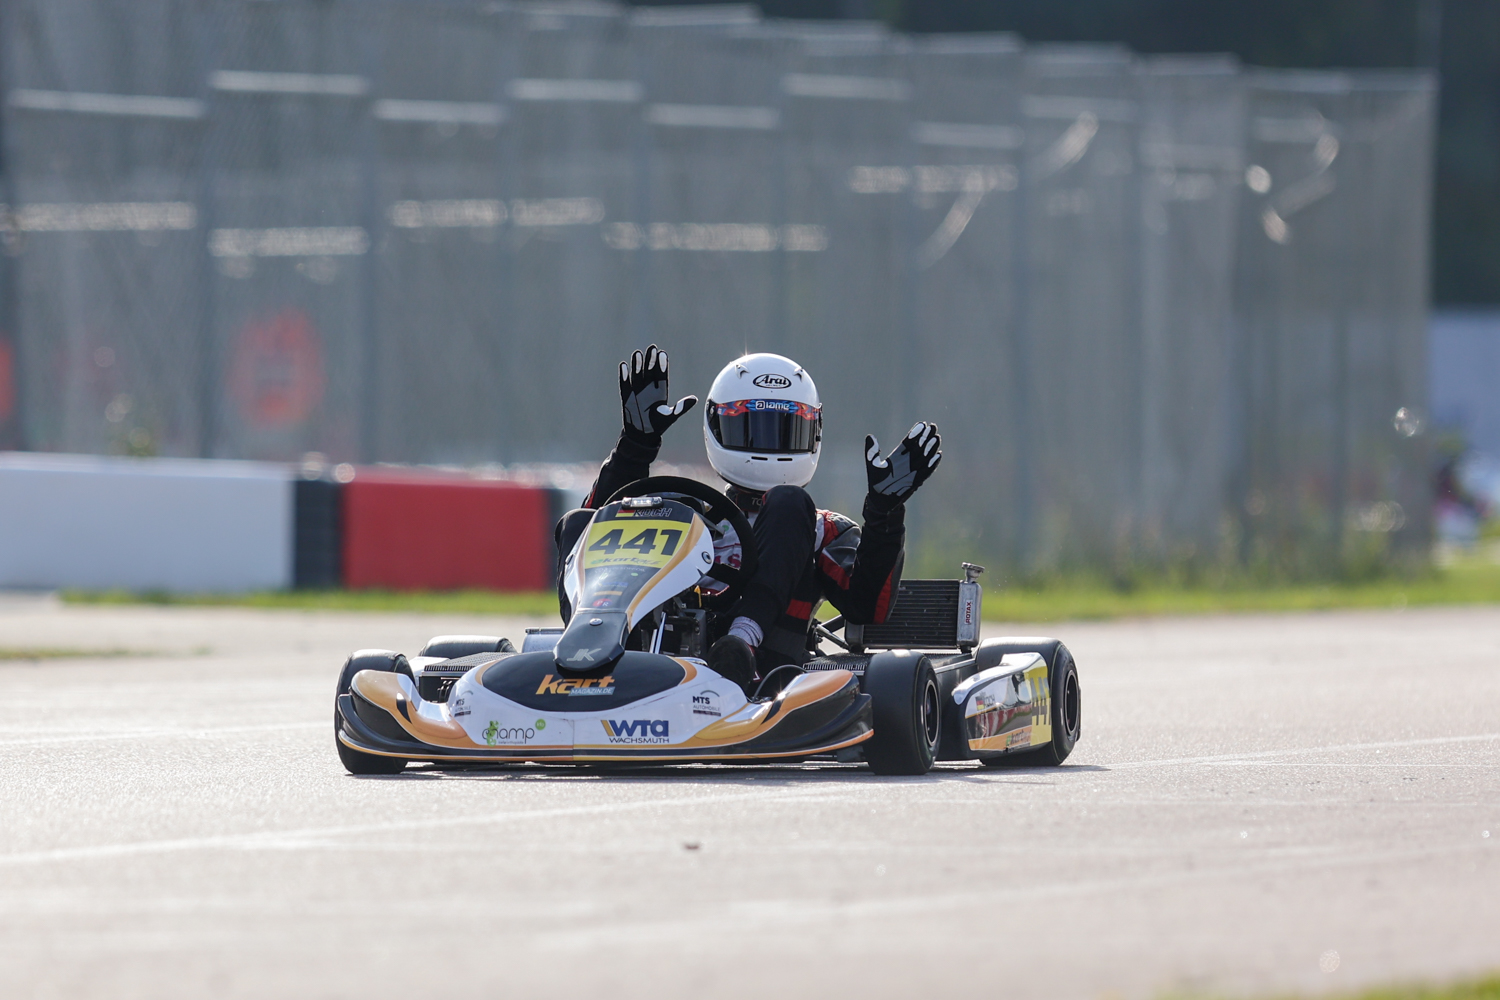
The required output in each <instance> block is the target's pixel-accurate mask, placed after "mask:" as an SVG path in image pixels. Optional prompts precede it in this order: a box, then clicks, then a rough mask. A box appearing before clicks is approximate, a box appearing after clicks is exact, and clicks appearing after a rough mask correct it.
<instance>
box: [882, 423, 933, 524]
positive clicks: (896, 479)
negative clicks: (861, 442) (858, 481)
mask: <svg viewBox="0 0 1500 1000" xmlns="http://www.w3.org/2000/svg"><path fill="white" fill-rule="evenodd" d="M942 447H943V438H942V435H940V434H938V429H937V424H929V423H927V422H926V421H920V422H918V423H916V424H914V425H912V429H911V430H909V431H907V432H906V437H904V438H902V439H901V443H900V444H899V445H897V446H896V450H895V451H893V452H891V453H890V454H889V455H887V456H886V457H884V458H882V457H880V442H878V441H876V440H875V437H874V435H869V434H867V435H865V475H866V476H867V477H868V478H869V481H870V493H869V495H868V496H867V497H866V498H865V504H866V505H867V506H869V507H872V508H874V509H875V510H878V511H882V512H888V511H891V510H893V509H895V508H896V507H899V506H900V505H901V504H904V503H905V502H906V501H907V498H909V497H910V496H911V495H912V494H913V493H915V492H917V487H919V486H921V485H922V484H923V483H925V482H926V481H927V477H928V476H930V475H932V471H933V470H934V469H936V468H937V467H938V463H939V462H941V461H942V460H943V452H942Z"/></svg>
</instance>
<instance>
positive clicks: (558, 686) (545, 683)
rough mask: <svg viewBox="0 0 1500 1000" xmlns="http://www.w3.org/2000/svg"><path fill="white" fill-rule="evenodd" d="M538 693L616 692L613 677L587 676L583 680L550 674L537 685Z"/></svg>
mask: <svg viewBox="0 0 1500 1000" xmlns="http://www.w3.org/2000/svg"><path fill="white" fill-rule="evenodd" d="M536 693H537V694H566V695H600V694H614V693H615V679H614V678H613V677H585V678H582V679H581V680H564V679H563V678H561V677H553V676H552V675H551V674H548V675H547V676H546V677H543V678H542V683H541V684H539V685H538V686H537V689H536Z"/></svg>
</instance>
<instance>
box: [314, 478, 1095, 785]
mask: <svg viewBox="0 0 1500 1000" xmlns="http://www.w3.org/2000/svg"><path fill="white" fill-rule="evenodd" d="M575 515H576V516H578V517H580V519H586V520H587V523H586V526H585V527H584V529H583V530H582V531H581V532H580V533H579V535H578V540H577V543H576V544H575V545H573V547H572V549H571V551H570V552H568V554H567V557H566V560H565V562H564V566H563V584H564V592H565V594H566V596H567V599H568V604H569V606H570V607H571V608H572V615H571V618H570V619H569V620H568V623H567V625H566V627H563V628H529V629H527V630H526V636H525V639H524V640H523V642H522V645H521V648H520V649H519V650H517V649H516V648H515V646H514V645H513V644H512V643H511V642H510V641H509V640H507V639H504V638H500V637H496V636H438V637H437V638H434V639H432V640H431V641H430V642H428V643H427V645H426V647H424V648H423V650H422V652H421V653H419V654H418V655H417V656H415V657H412V658H410V659H408V658H407V657H406V656H404V655H402V654H400V653H396V652H391V651H388V650H371V649H366V650H360V651H359V652H357V653H354V654H353V655H351V656H350V657H349V659H348V660H347V661H346V662H345V663H344V667H343V670H342V671H341V672H340V674H339V679H338V689H337V693H336V707H335V709H334V730H335V733H336V735H337V745H338V753H339V758H340V759H341V760H342V761H343V763H344V766H345V768H347V769H348V770H349V771H350V772H351V773H353V774H394V773H397V772H399V771H401V770H402V769H403V768H405V767H406V765H407V764H408V763H409V762H414V761H418V762H425V763H428V764H434V765H439V766H443V765H447V766H471V765H475V764H515V763H523V762H527V763H556V764H593V765H597V764H622V763H630V764H634V763H651V764H663V763H702V762H712V763H762V764H763V763H767V762H789V761H807V760H823V761H830V762H833V761H837V762H843V763H854V762H861V761H862V762H864V763H866V764H868V765H869V766H870V768H871V770H873V771H874V772H875V773H877V774H923V773H925V772H927V771H928V770H929V769H930V768H931V767H932V765H933V763H934V762H935V761H938V760H978V761H980V763H982V764H984V765H988V766H1008V765H1012V764H1021V765H1056V764H1061V763H1062V762H1063V760H1064V759H1065V758H1066V757H1067V756H1068V754H1069V753H1070V752H1071V751H1072V749H1073V746H1074V744H1075V743H1076V742H1077V740H1078V737H1079V733H1080V709H1081V700H1080V691H1079V684H1078V669H1077V667H1076V665H1075V664H1074V661H1073V657H1072V655H1071V654H1070V653H1069V652H1068V650H1067V648H1066V647H1065V646H1064V645H1063V644H1062V643H1060V642H1058V641H1057V640H1056V639H1045V638H1004V639H988V640H985V641H983V642H981V641H979V621H980V605H981V590H980V587H979V584H978V582H977V580H976V577H977V576H978V574H979V573H981V572H983V569H982V567H978V566H974V565H972V564H969V563H965V564H964V569H965V578H964V579H962V580H908V581H905V582H903V583H902V584H901V586H900V589H899V590H898V593H897V597H896V600H895V602H894V607H893V611H892V614H891V615H890V617H889V618H888V620H887V621H886V622H884V623H882V624H880V625H863V626H861V625H856V624H851V623H847V622H844V621H843V620H842V619H841V618H835V619H833V620H831V621H828V622H823V623H815V626H814V629H813V635H812V638H811V640H810V641H811V642H812V643H813V644H814V645H812V646H811V647H810V652H811V653H812V654H813V656H812V658H811V659H810V660H808V661H807V662H806V663H803V664H801V665H800V666H795V665H787V666H783V667H777V668H776V669H774V670H772V671H770V672H769V673H768V674H767V675H766V677H765V678H764V680H762V681H761V683H760V686H759V688H758V689H757V690H754V691H751V692H748V693H747V692H746V691H744V690H742V689H741V688H740V686H739V685H738V684H736V683H735V682H734V681H732V680H729V679H726V678H725V677H722V676H720V675H719V674H716V673H714V672H713V671H712V670H710V669H709V668H708V665H707V663H706V662H705V661H704V659H703V657H704V654H705V651H706V650H707V649H708V647H709V646H710V645H711V644H712V642H713V641H714V640H716V639H717V638H718V637H719V636H720V635H722V634H724V632H725V631H726V630H727V628H728V625H729V621H728V615H727V611H728V608H729V606H730V605H731V604H732V603H733V602H734V600H735V598H736V597H737V596H738V595H739V593H740V592H741V590H742V589H743V587H744V584H745V582H746V581H747V580H748V579H749V578H750V577H751V576H753V574H754V573H755V569H756V561H757V560H756V550H755V545H754V543H753V541H751V539H752V537H753V536H752V535H751V530H750V524H749V522H748V521H747V520H746V518H745V516H744V514H743V513H741V512H740V510H739V508H738V507H736V506H735V505H734V503H733V502H732V501H731V500H730V499H729V498H728V497H726V496H725V495H724V494H722V493H720V492H719V491H718V490H715V489H713V488H712V487H709V486H705V485H703V484H701V483H698V482H695V481H692V480H687V479H679V478H675V477H653V478H649V479H643V480H640V481H638V482H635V483H632V484H630V485H629V486H626V487H625V488H623V489H621V490H620V491H619V492H618V493H616V494H615V495H614V496H613V497H611V498H610V500H609V502H608V503H606V504H605V505H604V506H602V507H600V508H599V509H598V510H597V511H593V512H575ZM739 540H745V541H748V542H750V544H739ZM716 543H717V547H716ZM725 552H733V553H734V554H735V555H734V557H732V558H726V557H725V555H724V553H725ZM734 563H738V565H734ZM840 633H841V634H840ZM820 642H827V643H831V644H832V645H833V646H835V647H837V651H835V652H830V653H825V652H824V651H823V649H822V647H821V645H818V643H820Z"/></svg>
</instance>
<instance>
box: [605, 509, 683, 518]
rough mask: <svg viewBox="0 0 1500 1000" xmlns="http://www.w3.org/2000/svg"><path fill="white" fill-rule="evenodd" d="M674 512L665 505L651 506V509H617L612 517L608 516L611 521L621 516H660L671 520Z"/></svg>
mask: <svg viewBox="0 0 1500 1000" xmlns="http://www.w3.org/2000/svg"><path fill="white" fill-rule="evenodd" d="M675 513H676V512H675V511H673V510H671V509H669V508H667V507H656V508H653V509H650V510H617V511H615V513H614V515H613V516H612V517H610V520H611V521H618V520H619V519H620V518H622V517H632V518H641V517H660V518H666V519H667V520H669V521H670V520H672V517H673V515H674V514H675Z"/></svg>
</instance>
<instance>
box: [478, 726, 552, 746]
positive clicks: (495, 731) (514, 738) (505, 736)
mask: <svg viewBox="0 0 1500 1000" xmlns="http://www.w3.org/2000/svg"><path fill="white" fill-rule="evenodd" d="M537 724H538V725H539V726H540V727H541V728H543V729H545V728H546V724H545V723H544V722H542V720H541V719H538V720H537ZM534 739H536V728H535V727H533V726H510V727H508V728H501V726H500V723H498V722H496V721H495V720H494V719H491V720H490V724H489V725H488V726H485V727H484V742H485V743H486V744H488V745H489V746H492V747H494V746H503V745H506V744H514V743H530V742H531V741H532V740H534Z"/></svg>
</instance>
